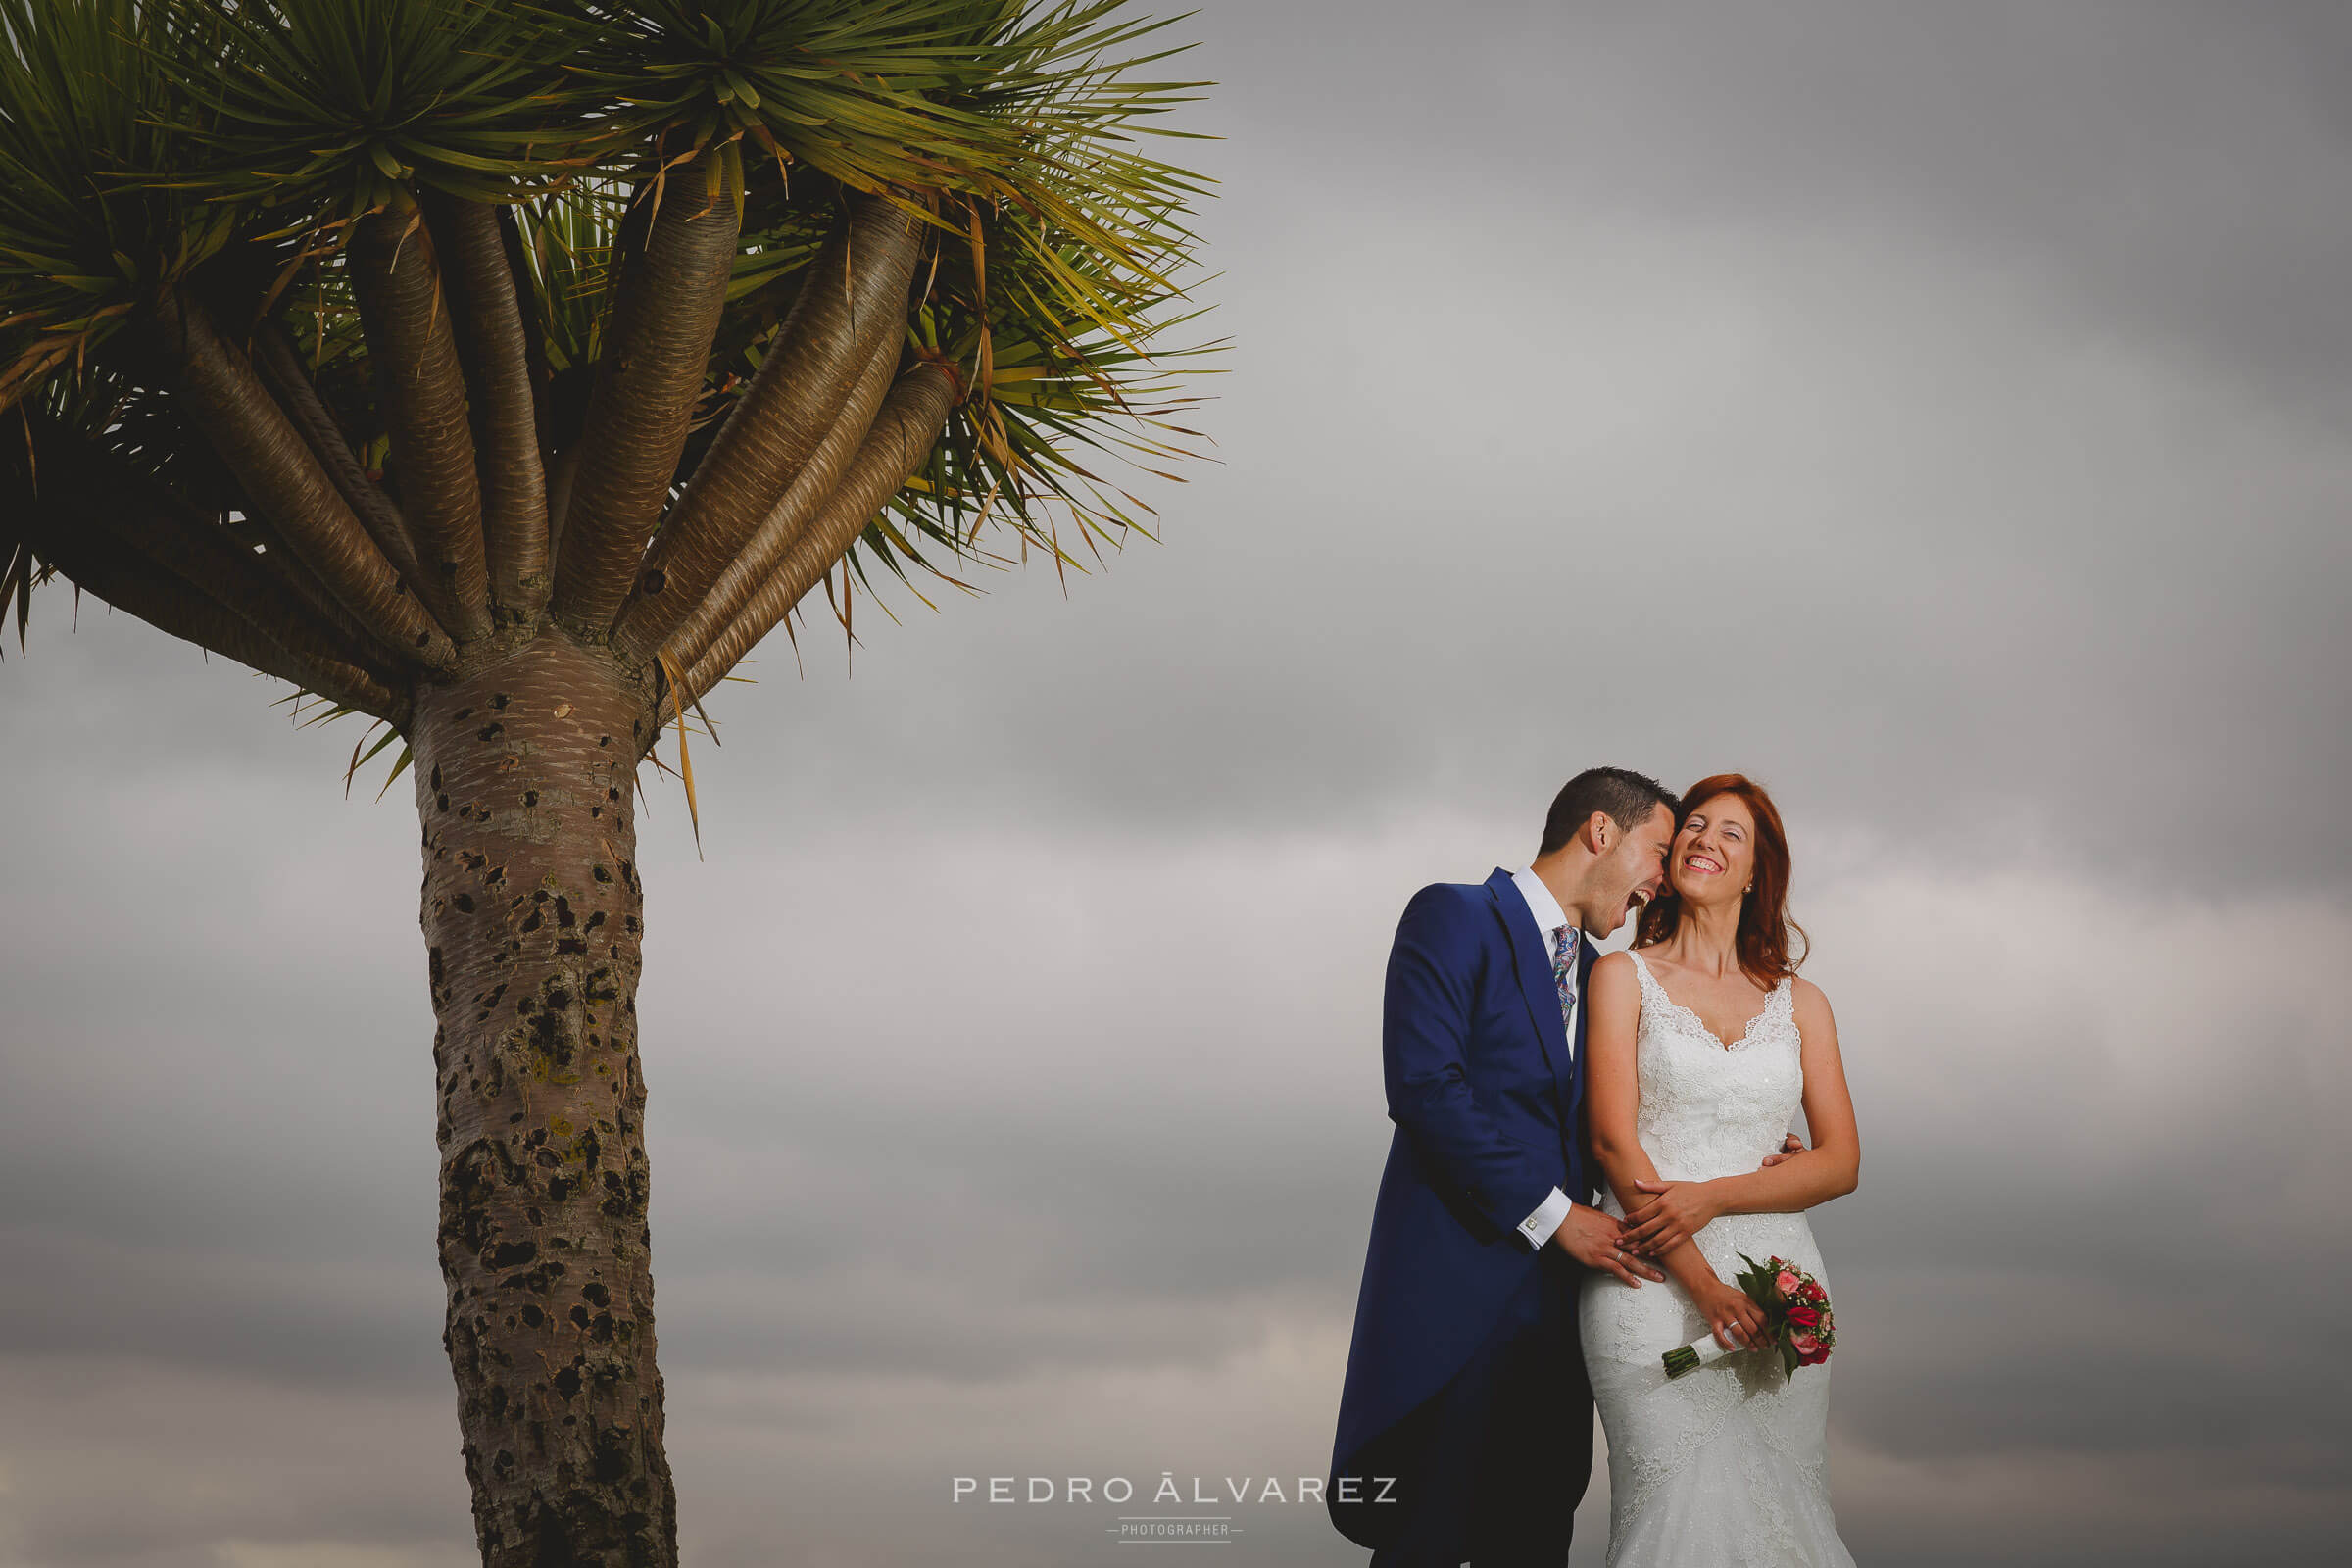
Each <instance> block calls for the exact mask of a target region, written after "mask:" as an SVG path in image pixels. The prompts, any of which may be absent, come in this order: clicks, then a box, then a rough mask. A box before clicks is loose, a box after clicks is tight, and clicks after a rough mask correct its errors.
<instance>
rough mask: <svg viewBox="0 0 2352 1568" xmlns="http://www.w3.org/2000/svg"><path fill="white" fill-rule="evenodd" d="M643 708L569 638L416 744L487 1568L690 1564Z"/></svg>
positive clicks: (496, 676) (447, 1342) (477, 1506)
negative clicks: (644, 1036)
mask: <svg viewBox="0 0 2352 1568" xmlns="http://www.w3.org/2000/svg"><path fill="white" fill-rule="evenodd" d="M647 696H648V694H647V693H646V692H645V691H643V690H641V689H639V687H638V685H637V683H636V682H635V680H634V679H632V678H631V677H629V676H627V675H625V674H624V673H623V672H622V667H621V665H620V663H619V662H618V661H616V660H614V659H613V657H612V656H611V654H609V653H608V652H606V651H604V650H602V649H594V648H590V647H587V646H585V645H582V644H580V643H577V642H575V641H573V640H572V639H571V638H570V637H569V636H568V635H567V634H565V633H564V632H563V631H561V630H559V629H557V628H555V627H553V626H550V627H548V628H547V629H545V630H544V631H542V632H540V633H539V634H538V635H537V636H536V637H535V638H532V639H531V640H529V641H527V642H518V643H515V642H510V643H508V644H506V645H505V646H503V647H499V648H495V649H494V648H492V647H490V646H486V645H476V648H475V650H474V651H473V652H472V653H471V654H470V655H469V657H468V658H467V660H466V668H465V669H464V670H462V671H460V672H458V673H457V675H456V678H454V679H450V680H446V681H437V682H433V683H429V684H426V685H424V686H422V687H421V688H420V689H419V690H418V692H417V707H416V715H415V718H414V720H413V722H412V724H411V727H410V741H411V744H412V746H413V747H414V749H415V753H416V760H415V769H416V775H417V810H418V813H419V815H420V816H421V817H422V819H423V824H424V891H423V900H422V903H423V925H424V935H425V943H426V946H427V950H428V958H429V962H430V968H431V976H432V997H433V1012H434V1015H435V1017H436V1018H437V1019H438V1020H439V1025H440V1027H439V1028H438V1029H437V1030H436V1031H435V1032H434V1036H433V1066H434V1073H435V1080H436V1094H437V1099H438V1115H437V1117H436V1127H435V1133H436V1136H437V1138H438V1140H439V1143H440V1147H441V1226H440V1251H441V1277H442V1279H443V1281H444V1282H445V1284H446V1285H447V1287H448V1291H449V1303H448V1322H447V1330H446V1332H445V1333H444V1335H443V1338H442V1343H443V1344H444V1346H445V1347H446V1348H448V1350H449V1360H450V1370H451V1372H452V1373H453V1374H454V1375H455V1376H456V1379H457V1385H458V1424H459V1429H460V1431H461V1433H462V1435H463V1438H464V1442H465V1455H466V1479H467V1480H468V1481H469V1482H470V1483H471V1484H472V1488H473V1518H474V1531H475V1535H476V1537H477V1539H478V1541H479V1544H480V1547H481V1554H482V1562H483V1563H484V1565H485V1568H569V1565H573V1564H579V1565H583V1568H585V1565H595V1568H623V1565H627V1568H674V1564H675V1563H676V1562H677V1510H676V1501H675V1495H674V1494H673V1492H672V1490H671V1485H670V1475H669V1462H668V1459H667V1458H666V1457H665V1455H664V1454H663V1451H662V1375H661V1373H660V1372H659V1371H658V1370H657V1369H656V1367H655V1364H654V1280H653V1272H652V1267H651V1259H650V1254H649V1249H648V1240H649V1238H648V1231H647V1226H646V1200H647V1191H648V1189H647V1169H646V1157H645V1134H644V1108H645V1079H644V1075H643V1073H642V1071H641V1069H640V1066H639V1063H638V1057H637V1005H636V992H637V975H638V969H639V956H638V955H639V943H640V940H641V938H642V935H643V929H644V928H643V922H642V919H641V908H642V894H641V886H640V884H639V882H638V879H637V867H636V864H635V858H636V834H635V829H634V801H633V796H632V784H633V783H634V779H635V773H636V765H637V760H638V758H639V756H640V755H641V753H642V751H643V750H644V746H643V744H642V742H643V740H644V738H645V732H644V724H645V722H646V721H645V719H644V718H643V717H642V716H641V715H643V714H645V713H646V712H647V711H648V707H647V703H646V698H647Z"/></svg>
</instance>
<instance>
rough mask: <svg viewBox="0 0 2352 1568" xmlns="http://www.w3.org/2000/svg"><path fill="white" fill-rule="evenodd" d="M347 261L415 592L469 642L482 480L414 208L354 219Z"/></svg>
mask: <svg viewBox="0 0 2352 1568" xmlns="http://www.w3.org/2000/svg"><path fill="white" fill-rule="evenodd" d="M349 266H350V270H351V280H352V289H353V292H354V293H355V294H356V295H357V296H358V298H359V303H360V322H361V326H362V328H363V329H364V330H365V331H366V332H367V334H368V361H369V362H370V364H371V365H372V366H373V368H374V370H375V385H376V395H377V399H378V401H379V403H380V405H381V408H382V410H383V417H384V428H385V430H386V431H387V432H388V433H389V434H390V435H391V437H392V461H393V462H394V463H396V464H398V465H399V470H400V507H401V515H402V516H404V517H406V518H407V519H408V522H409V530H410V536H411V537H412V538H413V539H414V540H415V541H416V544H417V565H418V567H419V568H421V569H420V574H419V576H418V578H417V584H416V588H417V597H418V598H420V599H422V600H423V601H424V603H425V605H426V606H427V607H428V608H429V609H430V610H431V611H432V613H433V616H434V618H435V619H437V620H439V621H440V622H441V624H442V625H443V626H445V627H447V628H448V629H449V631H450V633H451V635H453V636H455V637H456V638H457V639H458V640H459V641H461V642H464V641H470V640H471V639H473V638H476V637H480V636H483V635H485V634H487V633H488V632H489V630H490V578H489V571H488V567H487V565H486V564H485V560H484V556H483V547H482V489H481V482H480V480H479V479H478V478H476V476H475V474H474V468H473V431H472V428H471V426H470V425H469V423H468V421H467V417H466V372H465V370H464V368H462V367H461V366H460V365H459V363H458V346H457V338H456V334H455V331H454V330H453V326H452V321H451V315H450V310H449V305H448V302H447V301H446V300H444V299H443V297H442V289H441V267H440V261H439V258H438V257H437V255H436V254H435V252H434V249H433V235H432V230H431V229H429V228H427V227H426V226H425V223H424V217H423V214H422V213H420V212H419V211H418V210H417V207H416V206H415V204H414V203H404V204H402V205H400V206H396V207H393V208H389V209H386V210H385V211H383V212H379V213H370V214H369V215H368V216H367V217H366V218H363V219H361V220H360V221H359V224H358V226H357V227H356V228H355V229H354V230H353V233H352V238H351V249H350V253H349Z"/></svg>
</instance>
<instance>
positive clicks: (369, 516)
mask: <svg viewBox="0 0 2352 1568" xmlns="http://www.w3.org/2000/svg"><path fill="white" fill-rule="evenodd" d="M253 348H254V354H253V368H255V369H256V370H257V371H259V372H260V373H261V377H262V384H263V385H264V386H266V387H268V388H269V389H270V396H271V397H274V398H275V399H277V404H278V407H279V408H281V409H283V410H284V411H285V415H286V420H287V422H288V423H290V424H292V425H293V426H294V428H295V430H296V431H297V432H298V433H299V434H300V435H301V436H302V439H303V444H304V445H305V446H308V447H309V448H310V449H311V456H313V457H314V458H317V459H318V460H319V468H320V469H321V470H322V471H323V472H324V473H325V474H326V477H327V481H328V482H329V483H330V484H332V485H333V486H334V487H335V493H336V494H337V495H340V496H341V497H342V498H343V504H344V505H345V506H347V507H349V508H351V513H352V515H353V516H354V517H356V518H358V519H359V523H360V526H361V527H362V528H363V529H365V530H367V534H368V538H370V539H372V540H374V541H375V547H376V549H378V550H380V551H382V552H383V553H384V559H385V560H386V561H388V562H390V563H391V564H392V568H393V569H394V570H395V571H397V572H399V573H400V576H401V580H402V581H403V582H406V583H407V584H409V591H410V592H411V593H414V592H416V584H417V547H416V544H415V542H414V541H412V540H411V539H410V537H409V524H408V519H407V518H405V517H403V516H402V515H400V509H399V508H398V507H396V506H394V505H393V504H392V498H391V497H390V496H388V495H386V494H384V492H383V487H382V486H380V485H378V484H377V483H376V482H375V481H374V480H372V479H370V478H368V470H367V468H365V467H364V466H361V463H360V460H359V456H358V454H356V453H354V452H353V451H352V450H351V442H350V440H349V439H348V438H347V437H346V436H345V435H344V434H343V427H342V425H340V424H339V423H337V422H336V420H335V417H334V415H333V414H332V413H331V412H330V411H329V410H328V409H327V406H326V403H325V400H324V399H322V398H320V397H319V389H318V387H317V386H316V385H315V384H314V383H313V382H312V380H311V374H310V371H309V370H308V369H306V368H304V366H303V363H302V354H301V351H300V350H298V349H296V348H295V346H294V342H293V340H292V339H291V338H289V337H287V336H286V333H285V329H284V328H283V327H281V326H279V325H278V324H277V322H275V321H272V320H264V321H263V322H262V323H261V325H260V326H259V327H257V328H256V329H255V331H254V338H253Z"/></svg>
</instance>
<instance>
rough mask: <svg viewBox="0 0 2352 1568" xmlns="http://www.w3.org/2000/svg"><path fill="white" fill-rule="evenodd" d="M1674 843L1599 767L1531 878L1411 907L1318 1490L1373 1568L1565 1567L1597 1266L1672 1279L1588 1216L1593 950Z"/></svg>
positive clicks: (1586, 1426) (1562, 813)
mask: <svg viewBox="0 0 2352 1568" xmlns="http://www.w3.org/2000/svg"><path fill="white" fill-rule="evenodd" d="M1674 831H1675V807H1674V800H1673V797H1672V796H1670V795H1668V794H1667V793H1666V791H1665V789H1664V788H1663V787H1662V786H1661V785H1659V784H1658V783H1657V781H1656V780H1654V779H1649V778H1645V777H1643V776H1642V775H1641V774H1639V773H1633V772H1628V771H1627V770H1625V769H1624V768H1618V767H1596V768H1593V769H1591V770H1589V771H1587V772H1583V773H1579V774H1578V775H1577V776H1576V777H1574V778H1572V779H1570V780H1569V781H1568V783H1567V786H1566V787H1565V788H1563V789H1562V790H1561V791H1560V793H1559V796H1558V798H1557V799H1555V800H1554V801H1553V802H1552V803H1551V810H1550V813H1549V814H1548V816H1546V818H1545V819H1544V842H1543V846H1542V849H1541V851H1540V852H1539V853H1538V855H1537V856H1536V858H1535V862H1534V863H1533V864H1531V865H1529V866H1528V867H1527V868H1526V869H1524V870H1521V871H1517V872H1511V871H1505V870H1502V869H1500V868H1497V869H1496V870H1495V874H1494V875H1493V876H1490V877H1488V878H1487V880H1486V882H1485V884H1484V885H1473V884H1469V883H1438V884H1435V885H1433V886H1430V887H1426V888H1423V889H1422V890H1421V891H1420V892H1419V893H1416V894H1414V895H1413V898H1412V902H1411V903H1409V904H1407V905H1406V906H1405V908H1404V918H1403V919H1402V920H1401V921H1400V922H1399V923H1398V925H1397V944H1396V947H1395V948H1394V949H1393V950H1392V951H1391V953H1390V955H1389V973H1388V999H1387V1005H1386V1008H1385V1010H1384V1013H1383V1022H1382V1030H1381V1066H1382V1073H1383V1076H1384V1078H1385V1080H1386V1083H1387V1087H1388V1103H1389V1119H1390V1120H1392V1121H1394V1122H1395V1123H1396V1124H1397V1131H1396V1133H1395V1135H1394V1137H1393V1138H1392V1139H1391V1141H1390V1144H1389V1162H1388V1168H1387V1169H1386V1170H1385V1171H1384V1172H1383V1173H1382V1175H1381V1180H1380V1197H1379V1200H1378V1201H1377V1202H1376V1203H1375V1205H1374V1207H1373V1211H1372V1242H1371V1247H1370V1250H1369V1251H1368V1252H1367V1253H1366V1255H1365V1258H1364V1279H1363V1289H1362V1291H1361V1294H1360V1295H1359V1296H1358V1297H1357V1299H1356V1305H1355V1340H1354V1344H1353V1345H1352V1346H1351V1347H1350V1348H1349V1349H1348V1381H1347V1385H1346V1389H1345V1392H1344V1393H1343V1394H1342V1395H1341V1397H1340V1424H1339V1436H1338V1440H1337V1442H1336V1444H1335V1445H1334V1447H1333V1451H1332V1477H1331V1481H1330V1484H1329V1485H1328V1487H1327V1488H1326V1490H1325V1494H1324V1498H1325V1505H1326V1506H1327V1507H1328V1508H1329V1510H1330V1512H1331V1518H1332V1522H1333V1523H1334V1524H1335V1525H1337V1526H1338V1527H1339V1530H1340V1533H1341V1534H1342V1535H1345V1536H1346V1537H1348V1540H1350V1541H1353V1542H1354V1543H1356V1544H1358V1545H1363V1546H1370V1547H1372V1548H1374V1549H1373V1554H1372V1568H1456V1565H1458V1564H1460V1563H1461V1562H1462V1561H1464V1560H1465V1559H1467V1560H1468V1561H1469V1562H1471V1563H1472V1564H1473V1568H1534V1565H1537V1564H1542V1565H1544V1568H1560V1565H1561V1564H1563V1563H1565V1562H1566V1561H1567V1557H1568V1533H1569V1529H1570V1526H1571V1524H1572V1523H1573V1520H1574V1516H1575V1513H1576V1505H1577V1502H1578V1499H1580V1498H1581V1497H1583V1495H1584V1493H1585V1484H1586V1482H1587V1480H1588V1479H1589V1478H1590V1476H1591V1474H1592V1469H1593V1391H1592V1389H1591V1387H1590V1386H1589V1385H1588V1384H1587V1383H1586V1381H1585V1362H1584V1353H1583V1351H1582V1349H1581V1348H1579V1345H1578V1343H1577V1320H1576V1299H1577V1287H1578V1284H1579V1282H1580V1279H1581V1277H1582V1271H1583V1270H1584V1269H1591V1268H1599V1269H1607V1270H1608V1271H1609V1272H1611V1273H1613V1274H1615V1275H1617V1276H1619V1277H1620V1278H1622V1279H1624V1280H1626V1281H1628V1282H1629V1283H1631V1284H1633V1285H1636V1286H1640V1285H1641V1283H1642V1280H1652V1281H1662V1280H1663V1279H1664V1278H1665V1276H1663V1275H1662V1274H1660V1273H1658V1272H1657V1271H1656V1270H1655V1269H1653V1268H1651V1267H1650V1266H1649V1264H1648V1263H1646V1262H1644V1261H1642V1260H1641V1259H1638V1258H1636V1257H1634V1256H1632V1255H1631V1254H1630V1253H1627V1252H1625V1251H1622V1250H1619V1249H1618V1246H1617V1241H1618V1235H1619V1232H1620V1229H1621V1225H1620V1222H1619V1221H1617V1220H1614V1219H1612V1218H1610V1217H1609V1216H1608V1215H1606V1214H1604V1213H1602V1212H1601V1211H1600V1210H1598V1209H1596V1208H1593V1207H1591V1206H1589V1203H1588V1201H1589V1200H1590V1199H1591V1198H1592V1197H1593V1170H1594V1167H1593V1161H1592V1159H1591V1157H1590V1153H1589V1151H1588V1148H1587V1143H1586V1138H1585V1133H1584V1126H1583V1118H1582V1116H1581V1115H1580V1110H1581V1108H1582V1104H1583V1101H1584V1092H1585V1061H1584V1055H1585V1053H1584V1044H1585V1019H1584V1013H1583V1009H1582V1007H1581V1006H1580V1005H1579V1003H1580V1002H1581V1001H1582V999H1583V996H1584V990H1585V977H1586V976H1587V975H1588V974H1589V973H1590V972H1591V970H1592V968H1593V959H1594V957H1595V956H1597V950H1596V949H1594V947H1593V944H1592V943H1591V942H1589V941H1587V940H1585V938H1586V937H1587V936H1593V937H1606V936H1607V935H1609V934H1610V933H1611V932H1613V931H1615V930H1616V929H1617V928H1618V926H1619V925H1621V924H1622V923H1624V921H1625V919H1626V917H1627V916H1628V915H1629V914H1631V913H1632V912H1633V911H1634V910H1635V909H1636V908H1638V907H1640V906H1641V905H1642V904H1644V903H1646V902H1647V901H1648V900H1649V899H1650V898H1651V897H1652V896H1653V895H1654V894H1655V893H1656V892H1657V890H1658V888H1659V885H1660V884H1661V883H1662V882H1663V881H1664V879H1665V865H1666V854H1667V850H1668V847H1669V846H1670V845H1671V843H1672V841H1673V838H1674Z"/></svg>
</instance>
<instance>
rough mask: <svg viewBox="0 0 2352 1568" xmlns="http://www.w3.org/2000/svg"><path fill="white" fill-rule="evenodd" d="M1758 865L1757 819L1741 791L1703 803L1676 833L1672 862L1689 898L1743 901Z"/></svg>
mask: <svg viewBox="0 0 2352 1568" xmlns="http://www.w3.org/2000/svg"><path fill="white" fill-rule="evenodd" d="M1755 871H1756V819H1755V816H1754V814H1753V813H1751V812H1750V811H1749V810H1748V809H1747V803H1746V802H1745V801H1743V800H1741V799H1740V797H1739V796H1737V795H1718V796H1716V797H1715V798H1714V799H1713V800H1711V801H1702V802H1700V803H1699V807H1698V809H1697V810H1695V811H1692V812H1691V814H1690V815H1689V816H1688V817H1686V818H1685V819H1684V820H1683V826H1682V831H1680V832H1678V833H1677V834H1675V836H1674V855H1673V858H1672V862H1671V864H1670V866H1669V868H1668V873H1667V874H1668V875H1669V876H1670V877H1671V878H1672V879H1673V882H1674V891H1675V892H1677V893H1679V894H1681V895H1682V899H1683V902H1684V903H1685V904H1692V905H1698V904H1722V903H1726V902H1729V903H1732V904H1738V903H1739V902H1740V894H1741V893H1742V892H1744V891H1745V890H1746V888H1747V884H1748V882H1749V880H1750V879H1751V878H1753V877H1754V875H1755Z"/></svg>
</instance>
